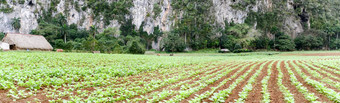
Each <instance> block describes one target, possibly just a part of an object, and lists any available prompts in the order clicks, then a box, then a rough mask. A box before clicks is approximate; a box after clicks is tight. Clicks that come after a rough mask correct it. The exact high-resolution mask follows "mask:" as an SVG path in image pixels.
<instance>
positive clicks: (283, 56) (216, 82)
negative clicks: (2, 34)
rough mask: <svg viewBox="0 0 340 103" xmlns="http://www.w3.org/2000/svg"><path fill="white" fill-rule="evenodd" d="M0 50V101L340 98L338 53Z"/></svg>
mask: <svg viewBox="0 0 340 103" xmlns="http://www.w3.org/2000/svg"><path fill="white" fill-rule="evenodd" d="M267 54H268V53H250V54H204V55H201V54H178V55H177V54H175V56H172V57H171V56H164V55H162V56H156V55H112V54H85V53H54V52H0V103H12V102H13V103H17V102H20V103H26V102H30V103H35V102H42V103H49V102H50V103H60V102H61V103H75V102H76V103H78V102H86V103H91V102H95V103H103V102H104V103H107V102H110V103H111V102H118V103H121V102H126V103H131V102H132V103H145V102H148V103H149V102H150V103H154V102H166V103H187V102H191V103H199V102H257V103H259V102H263V103H269V102H272V103H282V102H283V103H284V102H287V103H293V102H296V103H306V102H330V103H334V102H335V103H340V53H339V52H290V53H280V54H276V55H267Z"/></svg>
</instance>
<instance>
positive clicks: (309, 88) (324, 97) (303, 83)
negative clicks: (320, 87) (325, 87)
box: [289, 60, 331, 103]
mask: <svg viewBox="0 0 340 103" xmlns="http://www.w3.org/2000/svg"><path fill="white" fill-rule="evenodd" d="M293 63H294V64H295V65H297V63H296V61H295V60H294V61H293ZM289 65H290V67H291V68H292V71H293V72H294V75H295V76H296V78H297V79H298V81H299V82H300V83H301V84H302V85H303V86H304V87H306V88H307V89H308V91H309V92H311V93H314V95H315V96H317V97H319V98H318V99H317V100H318V101H322V102H328V103H331V101H330V100H329V99H328V98H327V97H326V96H325V95H323V94H321V93H320V92H318V91H317V90H316V89H315V88H314V87H313V86H311V85H309V84H307V82H305V80H304V79H303V78H302V77H301V76H300V75H299V74H298V73H297V71H296V70H295V69H293V68H294V67H293V66H292V64H291V63H289ZM297 66H298V67H299V68H300V69H301V68H302V67H301V66H299V65H297ZM301 71H302V72H303V73H304V74H306V75H307V76H311V75H310V74H309V73H308V72H307V71H306V70H305V69H301Z"/></svg>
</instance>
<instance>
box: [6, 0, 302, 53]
mask: <svg viewBox="0 0 340 103" xmlns="http://www.w3.org/2000/svg"><path fill="white" fill-rule="evenodd" d="M6 1H7V4H1V7H3V6H5V5H9V7H11V8H13V11H12V12H10V13H4V12H0V23H1V25H0V32H20V33H29V32H30V31H31V30H33V29H36V28H37V26H38V21H37V20H38V19H39V17H40V16H41V15H42V11H43V10H47V8H49V6H51V5H50V2H51V1H49V0H29V1H27V0H26V1H25V3H23V4H19V3H18V2H13V0H6ZM59 1H60V2H59V3H58V4H57V5H56V11H54V12H53V14H54V15H56V14H58V13H63V14H64V15H66V16H67V21H68V24H77V25H78V27H79V28H85V29H89V27H90V26H91V25H96V26H98V27H99V31H102V30H103V29H104V28H106V27H117V28H119V27H120V24H119V23H118V21H117V20H111V23H110V24H109V25H106V26H105V25H104V23H103V17H102V16H97V17H96V18H94V17H93V11H92V10H91V9H86V10H85V11H83V10H81V9H80V10H79V7H78V9H77V8H76V5H78V6H80V7H82V6H84V5H86V3H85V0H59ZM212 1H213V7H212V10H211V14H212V15H214V17H216V23H217V25H221V26H223V25H224V23H225V21H228V22H234V23H244V21H245V19H246V18H247V16H248V13H249V12H250V11H255V12H264V11H266V10H267V11H268V10H270V9H271V8H272V7H273V4H272V3H273V1H272V0H257V1H256V4H255V5H248V7H245V8H246V9H245V10H238V9H234V8H233V7H232V6H231V5H233V4H235V3H238V2H239V0H212ZM71 2H72V3H71ZM108 2H114V0H108ZM75 3H78V4H75ZM155 3H159V4H160V9H161V12H160V13H159V14H155V12H154V4H155ZM292 4H293V0H288V1H287V8H288V9H293V5H292ZM129 10H130V14H129V15H127V16H126V17H131V18H132V19H133V24H135V25H136V29H138V28H139V27H140V25H141V24H142V23H143V22H144V30H145V31H147V32H148V33H152V32H153V28H154V27H156V26H159V27H160V28H161V30H162V31H170V30H171V27H172V26H173V24H174V21H173V20H172V19H170V18H171V17H172V16H173V15H174V14H173V10H172V7H171V0H133V6H132V7H131V8H130V9H129ZM154 15H157V16H155V17H154ZM12 18H21V28H20V29H19V31H17V30H14V28H13V27H12V25H11V23H12ZM300 21H301V20H300V18H298V17H296V16H295V15H292V16H289V17H287V18H286V20H285V24H284V26H285V27H284V28H285V29H286V30H287V31H288V32H289V34H291V35H292V36H293V37H295V36H296V35H297V34H298V33H301V32H303V28H302V26H301V22H300ZM254 28H256V25H255V26H254ZM152 47H153V48H155V49H159V43H156V42H154V43H153V45H152Z"/></svg>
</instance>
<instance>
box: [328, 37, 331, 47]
mask: <svg viewBox="0 0 340 103" xmlns="http://www.w3.org/2000/svg"><path fill="white" fill-rule="evenodd" d="M330 44H331V36H330V35H329V36H328V50H331V47H330Z"/></svg>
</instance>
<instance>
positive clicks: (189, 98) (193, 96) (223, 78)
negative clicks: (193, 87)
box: [182, 66, 240, 103]
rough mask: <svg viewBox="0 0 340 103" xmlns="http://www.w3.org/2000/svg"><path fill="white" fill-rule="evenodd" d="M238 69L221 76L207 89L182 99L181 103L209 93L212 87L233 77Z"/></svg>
mask: <svg viewBox="0 0 340 103" xmlns="http://www.w3.org/2000/svg"><path fill="white" fill-rule="evenodd" d="M234 67H236V66H233V67H229V68H234ZM239 69H240V68H237V69H235V70H233V71H232V72H230V73H229V74H227V75H226V76H223V77H222V78H221V79H219V80H217V81H216V82H214V83H213V84H210V85H208V86H207V87H205V88H204V89H201V90H200V91H198V92H196V93H194V94H191V95H190V96H189V97H188V98H187V99H184V100H183V101H182V103H184V102H187V101H188V100H191V99H193V98H195V96H197V95H200V94H203V93H205V92H206V91H209V90H210V89H211V88H212V87H216V86H217V85H219V83H220V82H222V81H223V80H225V79H228V78H229V77H231V76H232V75H234V74H235V73H236V72H237V71H239Z"/></svg>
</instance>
